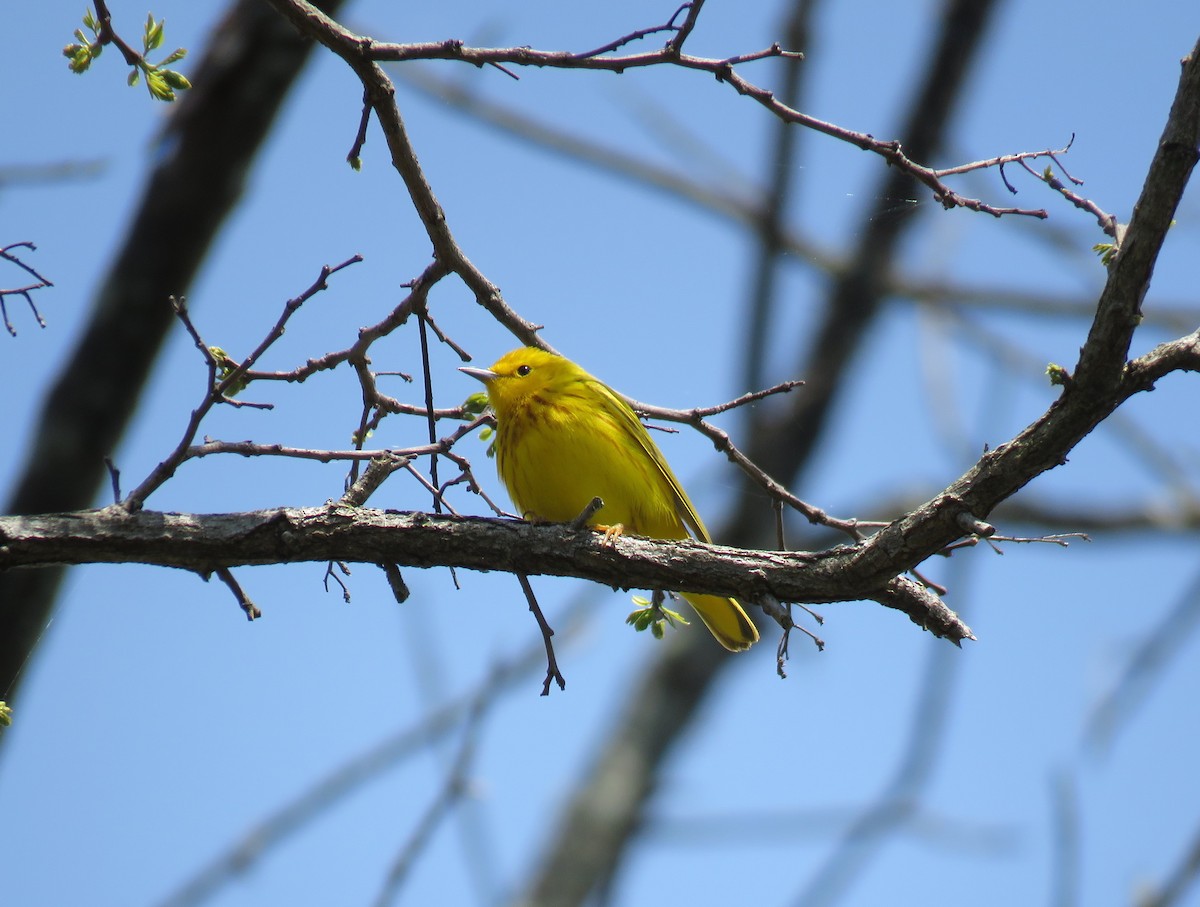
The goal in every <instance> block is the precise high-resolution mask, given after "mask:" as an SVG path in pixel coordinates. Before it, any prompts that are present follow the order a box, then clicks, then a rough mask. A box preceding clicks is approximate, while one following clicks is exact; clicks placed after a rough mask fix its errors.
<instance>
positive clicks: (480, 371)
mask: <svg viewBox="0 0 1200 907" xmlns="http://www.w3.org/2000/svg"><path fill="white" fill-rule="evenodd" d="M459 371H460V372H462V373H463V374H464V375H470V376H471V377H472V378H475V379H477V380H479V381H482V382H483V383H484V384H487V383H488V382H489V381H491V380H492V379H494V378H499V377H500V376H499V375H497V374H496V373H495V372H493V371H492V370H491V369H490V368H467V367H466V366H463V367H462V368H460V369H459Z"/></svg>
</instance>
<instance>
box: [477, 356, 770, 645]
mask: <svg viewBox="0 0 1200 907" xmlns="http://www.w3.org/2000/svg"><path fill="white" fill-rule="evenodd" d="M461 371H463V372H465V373H466V374H468V375H470V376H471V377H473V378H478V379H479V380H480V381H482V382H483V383H484V385H485V386H486V387H487V395H488V402H490V403H491V406H492V409H493V410H494V411H495V413H496V471H497V472H498V473H499V474H500V479H501V480H502V481H503V482H504V485H505V487H507V488H508V494H509V496H510V497H511V498H512V499H513V503H514V504H516V506H517V510H518V511H519V512H520V514H521V516H523V517H524V518H526V519H532V520H541V521H546V522H552V523H565V522H569V521H571V520H573V519H575V518H576V517H577V516H579V515H580V514H581V513H582V512H583V510H584V508H586V507H587V506H588V504H589V503H590V502H591V500H592V498H593V497H596V496H599V497H600V498H601V499H602V500H603V501H604V506H603V507H602V508H600V510H599V512H598V513H597V514H595V516H594V518H593V519H592V521H591V525H593V526H596V527H600V528H606V529H608V530H610V531H612V530H615V531H620V530H621V529H627V530H629V531H630V532H632V533H634V534H635V535H644V536H647V537H649V538H656V539H682V538H687V537H688V530H691V534H692V535H693V536H695V537H696V538H697V539H699V540H700V541H702V542H710V541H712V539H711V538H710V537H709V534H708V530H707V529H705V528H704V523H703V522H702V521H701V520H700V516H699V515H698V514H697V513H696V508H695V507H693V506H692V502H691V501H690V500H688V496H687V493H686V492H685V491H684V490H683V487H682V486H681V485H680V484H679V480H678V479H677V478H675V474H674V473H673V472H671V467H670V466H668V465H667V461H666V460H665V459H664V458H663V455H662V452H661V451H659V449H658V447H657V446H656V445H655V443H654V442H653V441H652V440H651V439H650V435H649V433H648V432H647V431H646V427H645V426H644V425H642V423H641V421H640V420H639V419H638V417H637V414H636V413H634V411H633V410H632V409H630V408H629V406H628V405H627V404H626V403H625V401H624V400H622V399H621V398H620V397H618V396H617V395H616V394H615V393H614V392H613V391H612V390H611V389H610V388H609V387H607V386H606V385H605V384H603V383H602V382H601V381H599V380H597V379H596V378H593V377H592V376H591V375H589V374H588V373H587V372H585V371H584V370H583V369H582V368H580V367H579V366H578V365H576V364H575V363H574V362H572V361H571V360H569V359H564V358H563V357H561V356H556V355H554V354H553V353H547V352H546V351H545V350H539V349H536V348H535V347H525V348H523V349H519V350H513V351H512V352H511V353H507V354H505V355H504V356H502V357H501V358H500V360H499V361H498V362H497V363H496V364H495V365H493V366H492V367H491V368H490V369H482V368H464V369H462V370H461ZM683 597H684V598H685V599H687V601H688V604H690V605H691V606H692V607H693V608H694V609H695V610H696V613H697V614H699V615H700V619H701V620H703V621H704V625H705V626H706V627H708V629H709V631H710V632H711V633H712V635H713V636H715V637H716V639H717V642H719V643H720V644H721V645H723V646H724V647H725V648H726V649H729V650H730V651H734V652H740V651H743V650H745V649H748V648H750V646H752V645H753V644H754V643H756V642H758V631H757V630H756V629H755V628H754V624H753V623H752V622H751V620H750V618H749V617H747V616H746V612H745V611H743V610H742V606H741V605H739V604H738V603H737V601H736V600H735V599H732V598H721V597H720V596H716V595H697V594H694V593H691V592H685V593H683Z"/></svg>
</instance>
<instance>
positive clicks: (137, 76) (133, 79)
mask: <svg viewBox="0 0 1200 907" xmlns="http://www.w3.org/2000/svg"><path fill="white" fill-rule="evenodd" d="M141 78H142V75H141V73H140V72H139V71H138V68H137V67H136V66H135V67H134V68H133V69H131V70H129V78H127V79H126V80H125V81H126V82H127V83H128V85H129V87H130V88H132V87H133V86H134V85H136V84H137V83H138V82H139V81H140V80H141Z"/></svg>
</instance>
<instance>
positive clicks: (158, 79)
mask: <svg viewBox="0 0 1200 907" xmlns="http://www.w3.org/2000/svg"><path fill="white" fill-rule="evenodd" d="M146 88H148V89H149V90H150V96H151V97H152V98H154V99H155V100H156V101H174V100H175V92H173V91H172V90H171V86H170V85H168V84H167V80H166V79H164V78H163V74H162V73H161V72H159V71H158V70H157V69H147V70H146Z"/></svg>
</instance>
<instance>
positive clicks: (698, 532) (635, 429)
mask: <svg viewBox="0 0 1200 907" xmlns="http://www.w3.org/2000/svg"><path fill="white" fill-rule="evenodd" d="M592 380H593V382H594V388H595V390H596V392H597V393H598V394H599V395H600V398H601V399H602V400H603V401H604V405H605V407H606V408H607V409H608V411H609V412H610V413H611V414H612V415H613V417H614V418H615V419H616V420H617V422H618V423H619V424H620V425H621V426H622V427H624V428H625V429H626V430H627V431H628V432H629V434H630V436H631V437H633V438H634V439H636V440H637V443H638V444H639V445H640V446H641V448H642V450H643V451H645V452H646V456H648V457H649V458H650V461H651V462H652V463H653V464H654V466H655V468H656V469H657V470H658V472H659V474H660V475H661V476H662V478H663V480H664V481H665V482H666V483H667V486H668V487H669V488H670V489H671V494H672V495H673V496H674V498H675V510H676V512H677V513H678V514H679V518H680V519H682V520H683V522H684V524H685V525H686V526H687V527H688V528H689V529H690V530H691V531H692V535H694V536H695V537H696V538H697V539H698V540H700V541H701V542H708V543H711V542H712V538H711V536H709V534H708V530H707V529H706V528H705V527H704V522H703V521H702V520H701V519H700V514H698V513H696V508H695V507H694V506H693V505H692V502H691V500H690V499H689V498H688V496H687V492H686V491H684V490H683V486H682V485H680V484H679V479H677V478H675V473H673V472H672V471H671V467H670V465H669V464H668V463H667V461H666V459H665V458H664V457H663V455H662V451H660V450H659V449H658V445H657V444H655V443H654V440H653V439H652V438H651V437H650V433H649V432H648V431H646V426H644V425H643V424H642V420H641V419H639V418H638V417H637V413H635V412H634V411H633V410H632V409H630V407H629V404H628V403H626V402H625V401H624V400H622V399H621V398H620V397H618V396H617V394H616V392H615V391H613V389H612V388H610V387H609V386H608V385H606V384H604V382H602V381H597V380H596V379H592Z"/></svg>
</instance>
